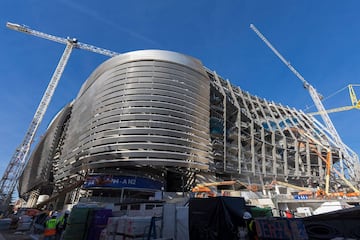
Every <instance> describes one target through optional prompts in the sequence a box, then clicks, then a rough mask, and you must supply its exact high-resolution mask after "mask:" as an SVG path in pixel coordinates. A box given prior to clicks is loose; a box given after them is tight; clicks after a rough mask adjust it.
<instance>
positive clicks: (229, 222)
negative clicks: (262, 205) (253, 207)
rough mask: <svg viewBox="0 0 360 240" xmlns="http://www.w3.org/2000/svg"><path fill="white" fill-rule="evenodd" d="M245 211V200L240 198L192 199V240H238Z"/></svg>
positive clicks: (243, 223)
mask: <svg viewBox="0 0 360 240" xmlns="http://www.w3.org/2000/svg"><path fill="white" fill-rule="evenodd" d="M245 211H246V207H245V200H244V199H243V198H239V197H215V198H192V199H190V201H189V234H190V240H201V239H204V240H205V239H207V240H212V239H214V240H215V239H229V240H230V239H238V237H237V235H238V227H239V226H244V225H245V222H244V220H243V214H244V212H245Z"/></svg>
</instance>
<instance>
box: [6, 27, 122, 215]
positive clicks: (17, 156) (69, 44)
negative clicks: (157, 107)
mask: <svg viewBox="0 0 360 240" xmlns="http://www.w3.org/2000/svg"><path fill="white" fill-rule="evenodd" d="M6 26H7V27H8V28H10V29H12V30H15V31H19V32H23V33H27V34H30V35H33V36H36V37H40V38H44V39H47V40H50V41H54V42H58V43H61V44H65V45H66V47H65V50H64V52H63V54H62V56H61V58H60V60H59V63H58V65H57V67H56V69H55V71H54V73H53V75H52V77H51V80H50V82H49V84H48V86H47V89H46V91H45V93H44V95H43V97H42V99H41V101H40V104H39V106H38V108H37V109H36V112H35V115H34V117H33V119H32V121H31V123H30V126H29V128H28V130H27V132H26V134H25V137H24V139H23V141H22V143H21V144H20V145H19V147H18V148H17V149H16V150H15V153H14V154H13V156H12V158H11V159H10V162H9V164H8V166H7V168H6V170H5V172H4V175H3V176H2V178H1V180H0V189H1V190H0V209H2V210H4V211H6V208H7V206H8V205H9V203H10V201H11V197H12V194H13V192H14V190H15V187H16V184H17V182H18V179H19V177H20V176H21V174H22V172H23V170H24V168H25V166H26V163H27V161H28V158H29V151H30V148H31V144H32V142H33V139H34V136H35V134H36V131H37V129H38V127H39V125H40V123H41V121H42V119H43V117H44V115H45V112H46V110H47V107H48V105H49V103H50V101H51V98H52V96H53V94H54V92H55V89H56V86H57V85H58V82H59V80H60V78H61V76H62V73H63V72H64V69H65V67H66V64H67V62H68V60H69V58H70V55H71V52H72V50H73V48H79V49H84V50H88V51H91V52H94V53H98V54H102V55H105V56H109V57H113V56H116V55H119V53H117V52H113V51H109V50H106V49H102V48H99V47H95V46H92V45H89V44H84V43H80V42H78V41H77V40H76V39H70V38H67V39H66V38H61V37H56V36H53V35H50V34H46V33H42V32H39V31H35V30H32V29H30V28H28V27H26V26H23V25H19V24H15V23H9V22H8V23H6Z"/></svg>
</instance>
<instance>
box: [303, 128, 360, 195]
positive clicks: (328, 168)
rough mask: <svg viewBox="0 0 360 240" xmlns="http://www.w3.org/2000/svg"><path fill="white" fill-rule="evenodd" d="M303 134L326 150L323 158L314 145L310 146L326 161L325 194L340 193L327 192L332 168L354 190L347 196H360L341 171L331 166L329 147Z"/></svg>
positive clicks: (359, 192)
mask: <svg viewBox="0 0 360 240" xmlns="http://www.w3.org/2000/svg"><path fill="white" fill-rule="evenodd" d="M303 135H304V136H305V137H307V138H308V139H310V140H311V141H313V142H314V143H316V144H317V145H319V146H322V147H323V148H325V149H326V151H327V153H326V158H324V157H323V156H322V154H321V153H320V152H319V151H318V150H317V149H316V148H314V147H312V148H311V150H312V151H314V152H315V153H316V154H317V155H318V157H319V158H320V159H321V160H323V161H324V162H325V163H326V175H325V196H338V195H341V194H340V193H329V186H330V173H331V170H333V171H334V172H335V173H336V174H337V175H338V176H339V177H340V178H341V179H342V180H343V181H344V183H345V184H346V185H347V186H348V187H350V188H351V189H352V190H353V191H354V192H353V193H349V195H348V196H360V191H359V190H358V189H357V188H356V187H355V186H354V185H353V184H352V183H351V182H350V181H349V180H347V179H346V178H345V176H344V175H343V174H342V173H340V172H339V171H338V170H336V168H332V161H331V158H332V156H331V155H332V153H331V149H330V148H329V147H327V146H324V144H322V143H321V142H320V141H318V140H317V139H315V138H314V137H312V136H310V135H309V134H307V133H303Z"/></svg>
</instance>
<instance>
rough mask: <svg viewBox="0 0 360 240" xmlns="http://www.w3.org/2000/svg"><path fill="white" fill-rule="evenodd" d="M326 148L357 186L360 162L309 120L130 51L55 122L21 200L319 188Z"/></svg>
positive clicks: (169, 55)
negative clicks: (215, 186)
mask: <svg viewBox="0 0 360 240" xmlns="http://www.w3.org/2000/svg"><path fill="white" fill-rule="evenodd" d="M327 149H330V151H331V161H332V164H333V165H334V166H335V167H336V168H337V169H338V171H339V172H341V173H342V174H344V176H346V177H347V178H348V179H349V180H350V181H352V182H355V181H357V180H358V176H359V166H358V165H359V163H358V161H354V160H353V159H354V158H355V159H357V155H356V154H355V153H354V152H353V151H352V150H351V149H349V148H347V149H348V152H347V156H352V157H353V158H352V159H345V158H344V156H345V154H343V153H342V152H341V151H340V148H339V146H337V145H336V143H335V142H334V141H333V137H332V136H331V135H330V134H329V133H328V132H327V131H326V128H325V127H324V126H323V125H322V124H321V123H320V122H319V121H317V120H316V119H315V118H314V117H311V116H309V115H307V114H305V113H304V112H302V111H300V110H296V109H294V108H290V107H288V106H283V105H281V104H278V103H274V102H270V101H267V100H265V99H261V98H259V97H256V96H253V95H251V94H250V93H248V92H246V91H244V90H241V89H240V88H239V87H237V86H234V85H232V84H231V83H230V81H228V80H224V79H223V78H222V77H221V76H219V75H217V73H216V72H215V71H211V70H209V69H207V68H206V67H204V66H203V65H202V63H201V62H200V61H199V60H197V59H194V58H192V57H190V56H186V55H183V54H180V53H175V52H169V51H162V50H143V51H135V52H129V53H126V54H122V55H119V56H116V57H113V58H111V59H109V60H108V61H106V62H104V63H103V64H101V65H100V66H99V67H98V68H97V69H96V70H95V71H94V72H93V73H92V74H91V76H90V77H89V78H88V79H87V81H86V82H85V83H84V84H83V86H82V88H81V89H80V91H79V93H78V96H77V97H76V99H75V100H74V101H73V102H72V103H70V104H69V105H68V106H66V107H65V108H64V109H63V110H62V111H61V112H60V113H59V114H58V115H57V116H56V117H55V119H54V120H53V122H52V124H51V125H50V127H49V128H48V130H47V132H46V134H45V136H44V137H43V139H42V141H41V142H40V143H39V144H38V145H37V147H36V149H35V150H34V151H33V153H32V156H31V158H30V161H29V164H28V165H27V167H26V169H25V171H24V173H23V175H22V177H21V181H20V194H21V195H22V196H23V197H24V198H26V199H36V196H38V195H42V194H48V195H56V194H58V195H61V193H63V194H62V195H61V197H58V198H57V200H56V202H57V204H58V205H61V204H71V203H74V202H76V201H78V200H79V198H80V197H94V196H105V195H106V196H108V197H112V198H113V199H117V198H121V199H124V197H125V195H126V196H127V197H128V198H136V197H143V198H146V197H149V196H150V195H151V194H152V193H153V192H156V191H189V190H190V189H191V188H192V187H193V186H194V185H195V184H196V183H201V182H216V181H225V180H237V181H241V182H245V183H248V184H253V185H257V186H259V187H260V188H261V187H264V186H266V185H267V184H269V183H271V182H272V181H273V180H281V181H287V182H292V183H294V184H297V185H300V186H311V185H314V184H317V185H323V184H324V179H325V170H326V164H325V161H324V157H325V156H326V154H327V152H328V150H327ZM79 181H80V183H81V184H78V183H79ZM81 181H85V183H83V182H81ZM82 183H83V184H82ZM71 186H76V187H75V188H73V189H72V188H69V187H71ZM67 188H69V189H68V190H66V189H67ZM124 189H126V191H124ZM124 194H125V195H124ZM31 202H32V203H33V202H34V200H31Z"/></svg>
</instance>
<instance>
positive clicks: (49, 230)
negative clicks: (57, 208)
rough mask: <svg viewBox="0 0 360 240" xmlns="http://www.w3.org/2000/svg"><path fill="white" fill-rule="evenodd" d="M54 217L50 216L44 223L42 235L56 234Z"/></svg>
mask: <svg viewBox="0 0 360 240" xmlns="http://www.w3.org/2000/svg"><path fill="white" fill-rule="evenodd" d="M56 224H57V220H56V218H51V219H49V220H47V221H46V223H45V230H44V236H53V235H56Z"/></svg>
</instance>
